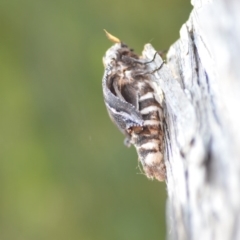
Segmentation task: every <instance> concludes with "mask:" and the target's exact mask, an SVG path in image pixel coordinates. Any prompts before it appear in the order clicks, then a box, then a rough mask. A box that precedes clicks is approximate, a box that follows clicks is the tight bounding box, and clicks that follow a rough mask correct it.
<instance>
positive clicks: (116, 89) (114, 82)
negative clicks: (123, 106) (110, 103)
mask: <svg viewBox="0 0 240 240" xmlns="http://www.w3.org/2000/svg"><path fill="white" fill-rule="evenodd" d="M113 89H114V91H115V93H116V95H117V97H119V98H120V99H121V100H123V101H125V99H124V97H123V96H122V93H121V91H120V90H119V88H118V84H117V81H116V80H115V81H113Z"/></svg>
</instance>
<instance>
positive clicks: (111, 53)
mask: <svg viewBox="0 0 240 240" xmlns="http://www.w3.org/2000/svg"><path fill="white" fill-rule="evenodd" d="M121 48H122V44H121V43H116V44H114V45H113V46H112V47H110V48H109V49H108V50H107V52H106V54H105V55H104V57H103V65H104V67H105V68H106V67H107V66H108V65H109V64H111V62H112V61H113V60H117V59H118V58H119V50H120V49H121Z"/></svg>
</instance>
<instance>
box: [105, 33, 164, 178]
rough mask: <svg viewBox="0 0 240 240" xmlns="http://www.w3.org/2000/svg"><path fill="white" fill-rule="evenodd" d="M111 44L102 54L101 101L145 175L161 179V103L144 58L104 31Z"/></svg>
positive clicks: (147, 62) (162, 164)
mask: <svg viewBox="0 0 240 240" xmlns="http://www.w3.org/2000/svg"><path fill="white" fill-rule="evenodd" d="M105 32H106V35H107V37H108V38H109V39H110V40H111V41H113V42H114V43H115V44H114V45H113V46H112V47H111V48H109V49H108V50H107V52H106V54H105V56H104V57H103V64H104V66H105V72H104V76H103V81H102V87H103V96H104V102H105V105H106V108H107V111H108V113H109V116H110V118H111V120H112V121H113V122H114V123H115V124H116V125H117V127H118V128H119V130H120V131H121V132H122V133H123V134H124V135H125V136H126V139H125V144H126V145H127V146H130V145H131V144H133V145H134V146H135V148H136V150H137V153H138V159H139V161H140V162H141V165H142V168H143V170H144V172H145V174H146V176H147V177H148V178H150V179H154V178H155V179H157V180H159V181H163V180H164V179H165V164H164V159H163V124H162V121H163V107H162V102H161V100H160V99H159V97H158V95H157V93H156V90H155V86H154V83H153V81H152V80H151V74H152V72H151V71H150V70H149V67H148V64H149V60H148V61H147V60H146V59H144V58H143V57H141V56H138V55H137V54H136V53H134V51H133V50H132V49H130V48H129V47H128V46H127V45H126V44H124V43H123V42H121V41H120V40H119V39H118V38H116V37H114V36H113V35H111V34H110V33H108V32H107V31H105Z"/></svg>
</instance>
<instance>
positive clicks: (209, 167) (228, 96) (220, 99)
mask: <svg viewBox="0 0 240 240" xmlns="http://www.w3.org/2000/svg"><path fill="white" fill-rule="evenodd" d="M192 4H193V6H194V9H193V11H192V13H191V15H190V17H189V20H188V21H187V22H186V23H185V24H184V25H183V26H182V28H181V30H180V39H179V40H178V41H177V42H176V43H175V44H173V45H172V46H171V48H170V50H169V52H168V55H167V64H164V66H163V67H162V68H161V69H159V71H156V72H154V77H153V80H154V81H157V84H158V89H159V92H160V94H161V91H162V93H163V94H164V97H165V121H166V122H165V124H164V126H165V162H166V168H167V191H168V202H167V217H168V230H167V233H168V239H173V240H176V239H179V240H187V239H193V240H199V239H204V240H213V239H216V240H235V239H240V221H239V217H240V58H239V55H240V53H239V52H240V1H237V0H231V1H227V0H225V1H224V0H218V1H216V0H215V1H207V0H205V1H200V0H196V1H192ZM155 52H156V51H155V50H154V49H153V48H152V46H151V45H150V44H147V45H146V46H145V49H144V52H143V55H144V56H145V57H146V58H148V59H153V56H154V54H155ZM161 62H162V60H161V58H160V57H159V56H157V57H155V59H154V61H153V62H152V63H150V68H151V69H153V70H154V69H156V68H158V67H159V66H160V65H161Z"/></svg>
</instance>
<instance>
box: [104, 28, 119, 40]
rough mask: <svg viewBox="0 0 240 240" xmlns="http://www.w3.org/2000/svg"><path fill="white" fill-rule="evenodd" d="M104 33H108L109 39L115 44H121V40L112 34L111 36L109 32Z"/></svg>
mask: <svg viewBox="0 0 240 240" xmlns="http://www.w3.org/2000/svg"><path fill="white" fill-rule="evenodd" d="M103 30H104V32H105V33H106V36H107V38H108V39H109V40H110V41H111V42H114V43H120V42H121V40H120V39H119V38H117V37H115V36H113V35H112V34H110V33H109V32H108V31H107V30H105V29H103Z"/></svg>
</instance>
